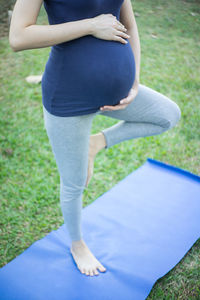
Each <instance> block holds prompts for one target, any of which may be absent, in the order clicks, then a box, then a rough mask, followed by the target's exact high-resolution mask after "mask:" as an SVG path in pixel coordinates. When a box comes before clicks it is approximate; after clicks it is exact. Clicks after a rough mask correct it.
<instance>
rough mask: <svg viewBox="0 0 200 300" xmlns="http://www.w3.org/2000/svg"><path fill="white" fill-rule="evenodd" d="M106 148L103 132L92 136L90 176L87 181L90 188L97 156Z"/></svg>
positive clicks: (89, 158)
mask: <svg viewBox="0 0 200 300" xmlns="http://www.w3.org/2000/svg"><path fill="white" fill-rule="evenodd" d="M105 146H106V140H105V137H104V134H103V133H102V132H99V133H97V134H93V135H91V136H90V146H89V157H88V176H87V180H86V186H88V184H89V182H90V179H91V178H92V175H93V169H94V159H95V156H96V155H97V153H98V152H99V151H100V150H101V149H103V148H105Z"/></svg>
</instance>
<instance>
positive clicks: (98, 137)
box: [9, 0, 181, 276]
mask: <svg viewBox="0 0 200 300" xmlns="http://www.w3.org/2000/svg"><path fill="white" fill-rule="evenodd" d="M42 3H43V4H44V7H45V10H46V12H47V15H48V20H49V24H48V25H36V20H37V17H38V14H39V11H40V8H41V5H42ZM9 42H10V45H11V48H12V49H13V51H21V50H26V49H33V48H42V47H49V46H51V51H50V54H49V58H48V60H47V62H46V66H45V70H44V73H43V77H42V104H43V106H42V107H43V116H44V125H45V128H46V132H47V135H48V138H49V142H50V144H51V147H52V152H53V155H54V157H55V161H56V164H57V167H58V172H59V175H60V205H61V209H62V213H63V218H64V222H65V224H66V228H67V230H68V232H69V236H70V238H71V247H70V253H71V254H72V257H73V259H74V261H75V262H76V265H77V268H78V269H79V270H80V272H81V273H84V274H86V275H90V276H93V275H98V274H99V272H98V270H99V271H101V272H105V271H106V268H105V267H104V266H103V265H102V263H101V262H100V261H99V260H97V258H96V257H95V256H94V254H93V253H92V252H91V251H90V249H89V248H88V246H87V245H86V243H85V241H84V239H83V235H82V229H81V213H82V194H83V191H84V189H85V188H86V187H87V186H88V183H89V181H90V179H91V176H92V174H93V164H94V159H95V156H96V154H97V153H98V152H99V151H100V150H102V149H106V148H109V147H112V146H113V145H115V144H117V143H120V142H122V141H125V140H129V139H134V138H138V137H146V136H152V135H156V134H161V133H162V132H164V131H166V130H169V129H170V128H172V127H174V126H175V125H176V124H177V122H178V121H179V119H180V116H181V111H180V108H179V106H178V105H177V104H176V103H175V102H174V101H172V100H171V99H169V98H168V97H166V96H164V95H162V94H161V93H159V92H157V91H155V90H153V89H151V88H149V87H146V86H145V85H142V84H140V83H139V73H140V41H139V36H138V30H137V25H136V21H135V17H134V13H133V10H132V5H131V0H44V1H42V0H34V1H32V0H17V1H16V3H15V6H14V10H13V14H12V19H11V25H10V33H9ZM96 115H104V116H107V117H110V118H115V119H118V120H120V121H119V122H118V123H117V124H115V125H113V126H112V127H109V128H106V129H104V130H102V131H100V132H99V133H97V134H94V135H91V136H90V131H91V126H92V121H93V119H94V117H95V116H96ZM105 209H106V207H105ZM127 209H128V208H127ZM119 238H120V237H119ZM102 247H106V245H102Z"/></svg>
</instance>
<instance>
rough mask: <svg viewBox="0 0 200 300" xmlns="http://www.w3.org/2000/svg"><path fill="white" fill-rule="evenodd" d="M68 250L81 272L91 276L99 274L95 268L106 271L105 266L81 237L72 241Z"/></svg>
mask: <svg viewBox="0 0 200 300" xmlns="http://www.w3.org/2000/svg"><path fill="white" fill-rule="evenodd" d="M70 252H71V254H72V256H73V258H74V260H75V262H76V265H77V267H78V269H79V270H80V271H81V273H83V274H86V275H90V276H93V275H99V272H98V271H97V269H99V271H101V272H105V271H106V268H105V267H104V266H103V265H102V264H101V263H100V262H99V261H98V260H97V259H96V257H95V256H94V255H93V254H92V252H91V251H90V249H89V248H88V246H87V245H86V243H85V242H84V241H83V240H82V239H81V240H79V241H72V246H71V248H70Z"/></svg>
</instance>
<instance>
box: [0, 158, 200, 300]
mask: <svg viewBox="0 0 200 300" xmlns="http://www.w3.org/2000/svg"><path fill="white" fill-rule="evenodd" d="M82 228H83V237H84V240H85V241H86V243H87V244H88V246H89V248H90V249H91V251H92V252H93V253H94V255H95V256H96V257H97V259H99V260H100V262H101V263H102V264H103V265H104V266H105V267H106V268H107V271H106V272H105V273H101V272H100V273H99V275H98V276H87V275H85V274H82V273H81V272H80V271H79V270H78V269H77V267H76V264H75V262H74V261H73V258H72V256H71V254H70V239H69V236H68V232H67V229H66V227H65V225H64V224H63V225H62V226H61V227H60V228H58V229H57V230H54V231H52V232H50V233H49V234H47V236H45V237H44V238H42V239H40V240H38V241H36V242H34V243H33V244H32V245H31V246H30V247H29V248H27V249H26V250H25V251H24V252H23V253H21V254H20V255H19V256H17V257H16V258H15V259H13V260H12V261H11V262H9V263H8V264H7V265H5V266H3V267H2V268H1V269H0V297H1V298H0V299H3V300H11V299H12V300H14V299H15V300H46V299H48V300H86V299H87V300H88V299H95V300H113V299H115V300H124V299H126V300H140V299H145V298H146V297H147V296H148V294H149V293H150V291H151V289H152V287H153V285H154V283H155V282H156V280H158V279H159V278H160V277H162V276H164V275H165V274H166V273H168V272H169V271H170V270H171V269H172V268H173V267H174V266H175V265H176V264H177V263H178V262H179V261H180V260H181V259H182V258H183V256H184V255H185V254H186V253H187V251H188V250H189V249H190V248H191V247H192V245H193V244H194V243H195V242H196V241H197V239H198V238H199V237H200V177H199V176H197V175H195V174H192V173H190V172H188V171H186V170H183V169H180V168H177V167H174V166H171V165H168V164H165V163H162V162H160V161H156V160H153V159H151V158H148V159H147V160H146V162H145V163H144V164H143V165H142V166H141V167H139V168H138V169H137V170H135V171H133V172H132V173H131V174H129V175H128V176H127V177H126V178H124V179H123V180H122V181H120V182H119V183H118V184H116V185H115V186H114V187H113V188H112V189H110V190H109V191H108V192H106V193H104V194H103V195H101V196H100V197H99V198H98V199H96V200H95V201H94V202H93V203H92V204H90V205H88V206H87V207H85V208H84V209H83V215H82Z"/></svg>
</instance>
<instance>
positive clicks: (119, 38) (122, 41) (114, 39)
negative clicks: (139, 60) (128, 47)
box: [113, 35, 128, 44]
mask: <svg viewBox="0 0 200 300" xmlns="http://www.w3.org/2000/svg"><path fill="white" fill-rule="evenodd" d="M113 41H119V42H121V43H122V44H127V43H128V41H126V40H124V39H123V38H122V37H120V36H118V35H114V37H113Z"/></svg>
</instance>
